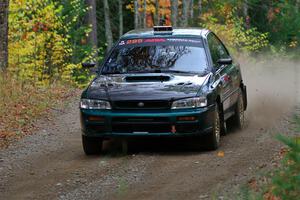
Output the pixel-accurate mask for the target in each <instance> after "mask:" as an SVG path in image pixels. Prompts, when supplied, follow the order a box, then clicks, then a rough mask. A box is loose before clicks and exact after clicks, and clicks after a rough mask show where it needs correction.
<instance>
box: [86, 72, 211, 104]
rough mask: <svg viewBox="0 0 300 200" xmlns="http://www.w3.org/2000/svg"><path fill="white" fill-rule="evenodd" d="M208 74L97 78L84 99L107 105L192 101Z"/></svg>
mask: <svg viewBox="0 0 300 200" xmlns="http://www.w3.org/2000/svg"><path fill="white" fill-rule="evenodd" d="M208 77H209V74H207V75H204V76H200V75H197V74H171V75H170V74H163V73H159V74H130V75H128V74H117V75H105V76H104V75H100V76H99V77H97V78H96V79H95V80H94V81H93V82H92V83H91V85H90V86H89V88H88V89H87V91H86V96H87V98H91V99H102V100H110V101H123V100H171V99H180V98H188V97H194V96H196V95H197V93H198V91H199V90H200V88H201V86H202V85H203V84H205V83H206V82H207V81H208Z"/></svg>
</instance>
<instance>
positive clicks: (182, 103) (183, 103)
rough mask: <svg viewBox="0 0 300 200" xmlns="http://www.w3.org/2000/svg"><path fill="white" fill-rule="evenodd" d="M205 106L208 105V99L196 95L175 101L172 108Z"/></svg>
mask: <svg viewBox="0 0 300 200" xmlns="http://www.w3.org/2000/svg"><path fill="white" fill-rule="evenodd" d="M205 106H207V99H206V98H205V97H194V98H188V99H180V100H178V101H174V102H173V104H172V109H184V108H201V107H205Z"/></svg>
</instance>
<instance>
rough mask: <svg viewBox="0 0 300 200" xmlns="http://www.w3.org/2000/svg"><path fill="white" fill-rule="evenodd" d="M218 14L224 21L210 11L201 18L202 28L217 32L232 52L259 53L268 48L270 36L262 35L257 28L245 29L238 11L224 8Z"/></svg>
mask: <svg viewBox="0 0 300 200" xmlns="http://www.w3.org/2000/svg"><path fill="white" fill-rule="evenodd" d="M218 12H219V14H220V15H221V16H223V19H222V20H221V19H219V18H218V17H217V16H216V15H215V14H214V12H212V11H211V12H210V11H208V12H206V13H204V14H203V16H202V17H201V21H202V22H201V26H202V27H205V28H207V29H210V30H212V31H213V32H215V33H216V34H217V35H218V36H219V37H220V38H221V39H222V40H223V41H224V42H225V43H226V45H227V46H228V48H229V50H230V51H231V52H233V53H235V54H237V53H238V52H242V53H249V52H258V51H259V50H261V49H263V48H264V47H267V46H268V44H269V42H268V34H267V33H260V32H258V31H257V29H256V28H249V29H247V28H245V26H244V20H243V18H240V17H238V15H237V14H236V9H233V8H230V7H226V6H222V7H221V8H219V10H218Z"/></svg>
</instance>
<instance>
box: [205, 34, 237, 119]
mask: <svg viewBox="0 0 300 200" xmlns="http://www.w3.org/2000/svg"><path fill="white" fill-rule="evenodd" d="M207 41H208V45H209V49H210V54H211V59H212V63H213V67H214V68H215V71H216V79H217V80H218V81H220V85H221V86H220V87H221V94H220V95H221V101H222V103H223V110H224V114H225V115H226V114H227V112H229V111H230V108H231V107H232V105H233V99H232V93H233V92H234V84H233V78H234V76H235V75H234V66H233V64H228V65H221V64H219V63H218V61H219V60H220V59H222V58H230V55H229V53H228V51H227V49H226V48H225V46H224V45H223V43H222V42H221V41H220V40H219V39H218V38H217V36H216V35H215V34H213V33H210V34H209V35H208V37H207ZM225 118H227V117H225Z"/></svg>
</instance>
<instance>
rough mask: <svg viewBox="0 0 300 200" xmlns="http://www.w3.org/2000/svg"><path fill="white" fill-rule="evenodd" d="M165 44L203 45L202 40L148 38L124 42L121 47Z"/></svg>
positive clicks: (120, 43)
mask: <svg viewBox="0 0 300 200" xmlns="http://www.w3.org/2000/svg"><path fill="white" fill-rule="evenodd" d="M163 42H171V43H193V44H201V40H193V39H188V38H146V39H132V40H125V41H124V40H122V41H120V42H119V46H123V45H135V44H145V43H163Z"/></svg>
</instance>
